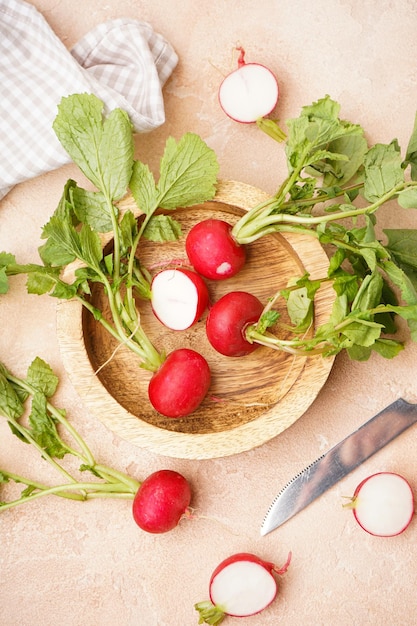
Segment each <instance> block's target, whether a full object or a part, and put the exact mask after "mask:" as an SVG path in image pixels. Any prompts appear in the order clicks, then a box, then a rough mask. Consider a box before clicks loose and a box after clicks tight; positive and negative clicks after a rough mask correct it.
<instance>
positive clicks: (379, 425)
mask: <svg viewBox="0 0 417 626" xmlns="http://www.w3.org/2000/svg"><path fill="white" fill-rule="evenodd" d="M416 422H417V404H411V403H409V402H406V400H403V399H402V398H399V399H398V400H396V401H395V402H393V403H392V404H390V405H389V406H387V407H386V408H385V409H383V410H382V411H380V412H379V413H377V415H375V416H374V417H372V418H371V419H370V420H369V421H368V422H366V423H365V424H363V425H362V426H361V427H360V428H358V429H357V430H355V431H354V432H353V433H352V434H351V435H348V436H347V437H346V438H345V439H343V440H342V441H341V442H340V443H338V444H336V445H335V446H334V447H333V448H330V450H328V452H326V453H325V454H323V455H322V456H321V457H319V458H318V459H317V460H316V461H314V462H313V463H311V464H310V465H308V466H307V467H306V468H305V469H303V470H302V471H301V472H300V473H299V474H297V475H296V476H294V478H292V479H291V480H290V482H289V483H287V484H286V485H285V487H284V488H283V489H282V490H281V491H280V492H279V493H278V495H277V496H276V498H275V499H274V500H273V502H272V504H271V506H270V507H269V510H268V512H267V514H266V516H265V519H264V521H263V523H262V526H261V535H262V536H263V535H267V534H268V533H270V532H271V531H272V530H275V528H278V526H281V525H282V524H283V523H284V522H286V521H287V520H289V519H290V518H291V517H293V516H294V515H296V514H297V513H299V512H300V511H302V510H303V509H304V508H305V507H306V506H308V505H309V504H310V503H311V502H313V500H315V499H316V498H318V497H319V496H321V494H323V493H324V492H325V491H327V490H328V489H330V487H332V486H333V485H335V484H336V483H337V482H338V481H339V480H341V479H342V478H344V476H346V475H347V474H349V472H351V471H352V470H354V469H355V468H356V467H358V466H359V465H360V464H361V463H363V462H364V461H366V459H369V457H371V456H372V455H373V454H375V452H377V451H378V450H380V449H381V448H383V447H384V446H386V445H387V443H389V442H390V441H392V440H393V439H395V437H398V435H400V434H401V433H402V432H404V431H405V430H406V429H407V428H409V427H410V426H412V425H413V424H415V423H416Z"/></svg>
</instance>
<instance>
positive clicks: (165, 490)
mask: <svg viewBox="0 0 417 626" xmlns="http://www.w3.org/2000/svg"><path fill="white" fill-rule="evenodd" d="M190 501H191V489H190V485H189V483H188V482H187V480H186V479H185V478H184V476H182V475H181V474H179V473H178V472H174V471H173V470H159V471H157V472H154V473H153V474H150V475H149V476H148V477H147V478H146V479H145V480H144V481H143V483H142V484H141V486H140V487H139V489H138V491H137V493H136V495H135V499H134V500H133V508H132V511H133V518H134V520H135V522H136V524H137V525H138V526H140V528H142V530H145V531H146V532H148V533H166V532H168V531H169V530H172V529H173V528H175V526H177V524H178V522H179V521H180V519H181V517H182V516H183V515H184V514H185V513H186V511H187V509H188V506H189V504H190Z"/></svg>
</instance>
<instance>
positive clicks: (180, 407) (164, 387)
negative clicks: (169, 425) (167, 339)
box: [148, 348, 211, 417]
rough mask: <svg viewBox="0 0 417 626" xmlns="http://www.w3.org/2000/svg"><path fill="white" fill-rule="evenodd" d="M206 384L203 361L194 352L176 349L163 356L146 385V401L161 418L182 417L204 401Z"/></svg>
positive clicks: (207, 370)
mask: <svg viewBox="0 0 417 626" xmlns="http://www.w3.org/2000/svg"><path fill="white" fill-rule="evenodd" d="M210 380H211V374H210V368H209V365H208V363H207V361H206V359H205V358H204V357H203V356H202V355H201V354H199V353H198V352H195V351H194V350H190V349H189V348H179V349H178V350H174V351H173V352H171V353H170V354H169V355H168V356H167V358H166V359H165V361H164V362H163V363H162V365H161V367H160V368H159V370H158V371H157V372H155V374H154V375H153V376H152V378H151V380H150V381H149V386H148V396H149V400H150V402H151V404H152V406H153V407H154V409H156V410H157V411H158V412H159V413H161V414H162V415H165V417H185V416H186V415H190V413H192V412H193V411H195V410H196V409H197V407H198V406H199V405H200V404H201V402H202V401H203V400H204V398H205V396H206V394H207V391H208V389H209V387H210Z"/></svg>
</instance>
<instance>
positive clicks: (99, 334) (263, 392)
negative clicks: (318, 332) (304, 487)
mask: <svg viewBox="0 0 417 626" xmlns="http://www.w3.org/2000/svg"><path fill="white" fill-rule="evenodd" d="M267 197H268V196H267V194H265V193H264V192H262V191H261V190H259V189H256V188H254V187H251V186H248V185H245V184H242V183H238V182H234V181H221V182H220V183H219V185H218V190H217V194H216V197H215V199H214V200H213V201H211V202H206V203H204V204H202V205H198V206H195V207H191V208H189V209H177V210H176V211H175V217H176V219H177V220H178V221H180V222H181V225H182V228H183V236H182V237H181V239H180V240H179V241H177V242H173V243H171V242H170V243H162V244H155V243H151V242H148V241H143V242H141V246H140V250H139V256H140V259H141V262H142V263H143V264H144V265H145V266H146V267H147V268H148V269H150V271H151V272H156V271H158V269H159V268H160V267H162V266H165V265H166V264H169V263H170V262H172V260H173V259H174V260H175V262H176V263H179V262H182V261H183V262H187V259H186V255H185V250H184V239H185V235H186V233H187V232H188V230H189V228H190V227H191V226H192V225H193V224H195V223H196V222H198V221H201V220H202V219H206V218H207V217H217V218H220V219H225V220H227V221H229V222H230V223H234V222H235V221H237V220H238V219H239V217H240V216H241V215H242V214H243V212H244V211H246V210H248V209H250V208H251V207H253V206H255V205H257V204H258V203H259V202H261V201H263V200H265V199H267ZM120 208H121V209H122V210H123V209H126V208H130V209H131V210H133V211H134V212H135V214H136V215H138V214H139V211H138V210H137V209H136V208H135V206H134V203H133V202H132V199H131V198H130V197H127V198H125V199H124V200H123V201H122V202H121V203H120ZM103 245H104V246H106V245H111V239H109V238H106V237H104V238H103ZM327 266H328V259H327V256H326V254H325V252H324V251H323V249H322V247H321V246H320V244H319V243H318V242H317V241H316V239H315V238H313V237H310V236H302V235H299V234H296V235H294V234H291V233H288V234H287V233H285V234H276V235H268V236H266V237H263V238H261V239H260V240H258V241H257V242H255V243H253V244H251V245H250V246H249V247H248V261H247V264H246V266H245V268H244V269H243V270H242V271H241V272H240V273H239V275H238V276H236V277H234V278H233V279H229V280H227V281H207V282H208V287H209V292H210V298H211V300H212V301H215V300H217V299H218V298H219V297H221V296H222V295H223V294H225V293H226V292H228V291H232V290H236V289H239V290H246V291H249V292H251V293H253V294H254V295H256V296H257V297H258V298H260V300H261V301H262V302H264V303H266V302H267V299H268V298H269V297H271V296H272V295H273V294H275V293H276V292H277V291H278V290H279V289H282V288H283V287H285V286H286V285H287V282H288V280H289V279H291V278H293V277H297V276H301V275H302V274H303V273H304V272H305V271H308V272H309V273H310V274H311V276H312V278H315V277H320V276H324V275H325V274H326V271H327ZM73 270H74V266H69V267H68V272H67V274H71V273H72V271H73ZM92 298H93V301H94V304H95V305H96V306H98V307H99V308H101V309H102V310H103V311H104V313H105V315H108V309H107V304H106V298H105V297H104V295H103V293H102V290H101V289H100V288H99V286H94V288H93V295H92ZM332 302H333V291H332V289H331V287H330V286H325V287H322V288H321V289H320V291H319V294H318V298H317V304H316V311H315V325H316V327H317V326H318V325H320V324H321V323H323V321H325V319H326V318H327V317H328V315H329V312H330V309H331V305H332ZM137 304H138V308H139V310H140V314H141V323H142V326H143V328H144V329H145V332H146V333H147V334H148V335H149V337H150V338H151V340H152V341H153V343H154V344H155V346H156V348H157V349H159V350H162V349H164V350H165V351H167V352H170V351H171V350H173V349H175V348H178V347H191V348H193V349H195V350H197V351H199V352H201V353H202V354H203V355H204V356H205V357H206V358H207V360H208V362H209V364H210V368H211V370H212V385H211V388H210V391H209V394H208V396H207V397H206V399H205V400H204V402H203V403H202V405H201V406H200V408H199V409H198V410H197V411H196V412H195V413H193V414H192V415H191V416H189V417H187V418H183V419H170V418H165V417H163V416H161V415H159V414H157V413H156V412H155V411H154V409H153V408H152V407H151V405H150V403H149V401H148V398H147V385H148V382H149V379H150V376H151V374H150V373H149V372H146V371H145V370H143V369H141V368H140V367H139V364H138V361H137V358H136V357H135V355H133V354H132V353H131V352H130V351H129V350H128V349H127V348H126V347H125V346H122V345H120V344H118V343H117V342H116V341H115V340H114V339H113V338H112V337H111V336H109V334H108V333H106V331H105V330H104V329H103V328H102V327H101V326H100V325H99V324H98V323H96V322H95V321H94V319H93V318H92V316H91V315H90V314H89V313H88V312H86V311H85V310H83V308H82V306H81V305H80V304H79V303H78V302H75V301H62V302H60V303H59V304H58V308H57V330H58V339H59V344H60V350H61V354H62V358H63V363H64V366H65V368H66V370H67V372H68V375H69V377H70V379H71V380H72V382H73V384H74V386H75V388H76V389H77V391H78V393H79V394H80V396H81V397H82V399H83V401H84V402H85V404H86V406H87V407H88V409H89V410H90V411H91V413H92V414H93V415H94V416H96V417H97V418H98V419H100V420H101V421H102V422H103V423H104V424H105V425H106V426H107V427H108V428H110V429H111V430H112V431H114V432H116V433H117V434H118V435H119V436H120V437H122V438H124V439H127V440H129V441H131V442H133V443H134V444H135V445H138V446H139V447H146V448H149V449H151V450H153V451H155V452H156V453H159V454H163V455H165V456H171V457H178V458H190V459H203V458H215V457H221V456H227V455H231V454H235V453H238V452H243V451H245V450H248V449H251V448H254V447H256V446H259V445H261V444H262V443H264V442H266V441H268V440H270V439H271V438H273V437H275V436H276V435H278V434H279V433H281V432H282V431H283V430H285V429H286V428H288V427H289V426H290V425H291V424H293V423H294V422H295V421H296V420H297V419H298V418H299V417H300V416H301V415H303V413H304V412H305V411H306V410H307V408H308V407H309V406H310V404H311V403H312V402H313V400H314V399H315V397H316V396H317V394H318V393H319V391H320V389H321V387H322V386H323V384H324V383H325V381H326V379H327V377H328V374H329V372H330V369H331V367H332V363H333V359H331V358H327V359H323V358H322V357H309V358H304V357H293V356H292V355H289V354H285V353H283V352H280V351H275V350H271V349H270V348H266V347H260V348H259V349H258V350H256V351H255V352H253V353H252V354H250V355H248V356H246V357H240V358H230V357H224V356H222V355H220V354H218V353H216V352H215V351H214V350H213V348H212V347H211V346H210V344H209V343H208V341H207V338H206V334H205V317H203V319H202V320H200V321H199V322H198V323H197V324H196V325H195V326H193V327H192V328H191V329H188V330H186V331H180V332H174V331H170V330H168V329H166V328H165V327H164V326H163V325H162V324H161V323H160V322H159V321H158V320H157V319H156V318H155V316H154V315H153V313H152V311H151V307H150V304H149V302H144V301H139V300H138V302H137ZM278 308H279V307H278ZM281 313H282V317H283V319H285V316H286V312H285V307H284V308H283V309H282V310H281ZM281 336H282V335H281Z"/></svg>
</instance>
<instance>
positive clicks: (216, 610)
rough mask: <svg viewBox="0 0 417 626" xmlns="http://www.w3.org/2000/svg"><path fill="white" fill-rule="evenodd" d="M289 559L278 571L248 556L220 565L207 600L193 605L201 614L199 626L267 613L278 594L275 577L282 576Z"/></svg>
mask: <svg viewBox="0 0 417 626" xmlns="http://www.w3.org/2000/svg"><path fill="white" fill-rule="evenodd" d="M291 556H292V555H291V552H290V553H289V555H288V558H287V561H286V562H285V564H284V565H283V566H282V567H281V568H278V567H276V565H274V563H269V562H268V561H264V560H263V559H261V558H260V557H258V556H256V554H251V553H249V552H240V553H238V554H233V555H232V556H229V557H228V558H227V559H225V560H224V561H222V562H221V563H220V564H219V565H218V566H217V567H216V569H215V570H214V572H213V573H212V575H211V578H210V585H209V595H210V600H209V601H208V600H207V601H205V602H198V603H197V604H195V605H194V608H195V609H196V610H197V611H198V612H199V614H200V621H199V622H198V623H199V624H203V623H205V624H220V622H221V621H222V620H223V618H224V616H225V615H230V616H232V617H248V616H249V615H255V614H256V613H260V612H261V611H263V610H264V609H266V608H267V607H268V606H269V605H270V604H271V602H273V601H274V600H275V597H276V595H277V591H278V584H277V580H276V578H275V576H274V574H276V575H282V574H285V572H286V571H287V569H288V567H289V565H290V562H291Z"/></svg>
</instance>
